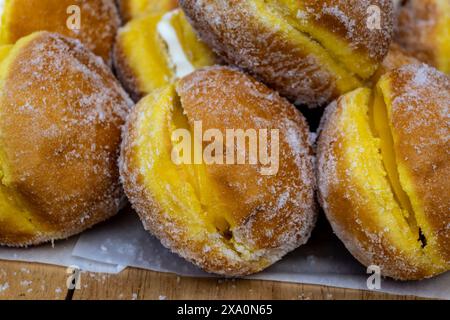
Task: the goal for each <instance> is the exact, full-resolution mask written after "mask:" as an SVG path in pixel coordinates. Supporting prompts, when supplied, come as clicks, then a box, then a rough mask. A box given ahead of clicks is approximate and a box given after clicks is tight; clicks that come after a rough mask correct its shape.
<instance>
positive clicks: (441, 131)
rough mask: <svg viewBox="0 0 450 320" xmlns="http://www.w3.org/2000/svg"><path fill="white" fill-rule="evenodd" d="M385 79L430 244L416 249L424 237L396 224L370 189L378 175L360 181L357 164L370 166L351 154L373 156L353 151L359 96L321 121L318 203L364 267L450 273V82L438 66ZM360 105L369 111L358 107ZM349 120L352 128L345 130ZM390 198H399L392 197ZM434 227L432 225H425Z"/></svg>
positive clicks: (398, 273)
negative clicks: (353, 116) (355, 160)
mask: <svg viewBox="0 0 450 320" xmlns="http://www.w3.org/2000/svg"><path fill="white" fill-rule="evenodd" d="M383 79H384V80H386V79H389V88H391V89H390V90H391V91H390V92H391V95H388V96H385V97H384V98H385V100H386V102H387V103H390V102H392V105H391V110H392V111H391V112H392V114H391V118H390V119H391V120H390V124H391V125H392V134H393V137H394V145H393V150H394V151H395V155H396V159H397V163H398V165H401V166H402V167H403V168H407V170H408V171H407V172H408V174H409V175H410V176H411V177H412V183H413V186H414V190H413V191H412V192H413V193H414V194H415V195H416V196H417V197H418V199H420V201H419V202H420V205H419V206H420V207H422V208H423V210H424V212H425V215H424V218H423V219H420V220H419V216H418V214H417V213H416V214H415V215H416V218H417V219H418V220H417V223H418V224H419V227H421V228H422V230H421V231H422V232H423V235H424V237H425V242H424V243H423V244H422V246H423V247H422V248H421V246H420V245H418V244H417V243H418V241H419V240H418V239H419V235H418V234H416V235H414V234H412V235H411V236H405V235H406V234H408V232H409V231H408V230H407V229H408V228H409V227H408V226H406V227H404V226H405V225H406V224H405V223H403V224H395V223H393V222H392V220H394V221H395V219H396V218H393V217H394V214H393V213H392V212H391V210H392V208H391V207H390V205H389V207H388V206H387V205H386V206H385V204H380V203H385V202H383V201H385V199H386V196H385V195H382V192H381V191H380V190H379V189H378V188H376V187H374V186H373V185H371V184H370V181H373V178H372V177H370V176H367V177H358V176H356V173H355V172H357V171H356V170H354V168H353V167H354V166H366V165H367V166H371V164H366V163H353V162H352V161H351V160H349V153H359V152H361V153H365V154H367V153H368V151H367V150H366V149H364V148H365V147H364V146H362V145H353V146H352V147H351V148H350V147H348V144H349V142H348V141H349V137H350V136H352V137H353V136H355V137H356V136H357V134H356V133H355V131H353V130H354V128H353V126H354V123H355V122H356V120H355V119H353V121H352V120H350V122H348V121H349V120H345V117H348V114H349V113H348V110H349V108H350V102H349V96H350V95H352V94H353V93H350V94H348V95H347V96H344V97H341V98H340V99H339V100H338V101H337V102H334V103H332V104H331V105H330V106H329V107H328V108H327V111H326V113H325V116H324V118H323V120H322V121H323V122H322V125H321V133H320V138H319V142H318V155H317V158H318V160H317V168H318V169H317V170H318V184H319V199H320V203H321V205H322V207H323V208H324V210H325V212H326V214H327V218H328V220H329V221H330V223H331V225H332V226H333V229H334V231H335V233H336V234H337V236H338V237H339V238H340V239H341V240H342V241H343V243H344V244H345V246H346V247H347V248H348V249H349V251H350V252H351V253H352V254H353V256H354V257H355V258H357V259H358V260H359V261H360V262H361V263H362V264H364V265H365V266H369V265H377V266H379V267H380V268H381V271H382V274H383V275H385V276H390V277H393V278H396V279H399V280H417V279H424V278H428V277H431V276H434V275H437V274H439V273H442V272H445V271H447V270H449V269H450V259H449V249H450V216H449V212H450V198H449V197H448V192H447V191H446V190H448V189H449V188H450V185H449V177H450V166H449V155H448V152H447V150H449V142H448V136H449V127H448V122H449V118H448V107H449V106H450V105H449V101H450V86H449V85H450V82H449V79H448V77H446V76H445V75H444V74H442V73H440V72H438V71H437V70H435V69H434V68H430V67H428V66H426V65H417V64H416V65H414V64H412V65H406V66H403V67H401V68H398V69H395V70H394V71H391V72H390V73H388V74H386V75H385V76H383ZM360 90H368V91H369V92H370V90H369V89H360ZM355 92H356V91H355ZM369 103H372V101H370V102H369ZM358 107H360V108H362V107H363V106H362V105H361V106H354V108H355V109H357V108H358ZM344 123H347V124H346V126H351V128H350V129H344ZM360 139H362V138H360ZM352 159H353V158H352ZM380 163H381V159H380ZM352 166H353V167H352ZM370 168H371V167H370ZM367 170H369V171H368V172H370V170H372V169H367ZM373 170H375V169H373ZM368 175H369V174H368ZM361 181H364V182H361ZM363 186H364V187H363ZM409 192H411V191H410V190H409ZM390 197H391V198H392V199H394V196H392V193H391V196H390ZM392 201H393V200H392ZM377 208H378V209H377ZM416 209H417V207H415V208H414V210H416ZM401 219H403V218H401ZM382 220H383V221H384V222H380V221H382ZM387 220H390V221H391V222H390V224H388V223H387V222H386V221H387ZM427 224H430V226H431V228H428V227H424V226H425V225H427ZM388 225H390V226H392V225H396V226H398V228H399V229H392V228H391V227H388ZM400 226H401V227H400ZM401 228H403V229H401ZM408 237H409V238H408ZM415 237H417V238H415ZM394 238H395V239H396V240H395V241H394V240H393V239H394ZM399 239H407V241H408V247H402V246H401V245H400V243H402V242H401V241H400V240H399ZM435 239H436V240H435ZM404 242H406V241H403V243H404Z"/></svg>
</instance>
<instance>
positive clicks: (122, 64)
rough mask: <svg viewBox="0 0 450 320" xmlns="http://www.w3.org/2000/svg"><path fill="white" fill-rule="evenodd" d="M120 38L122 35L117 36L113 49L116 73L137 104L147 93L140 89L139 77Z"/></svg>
mask: <svg viewBox="0 0 450 320" xmlns="http://www.w3.org/2000/svg"><path fill="white" fill-rule="evenodd" d="M119 37H120V34H118V35H117V41H116V43H115V45H114V49H113V65H114V71H115V73H116V76H117V78H118V79H119V81H120V83H121V84H122V86H123V87H124V88H125V90H126V91H127V92H128V94H129V95H130V97H131V98H132V99H133V101H135V102H137V101H139V100H140V99H141V98H142V97H143V96H144V95H145V92H143V91H142V90H140V89H139V82H138V77H137V76H136V75H135V74H134V72H133V69H132V68H131V66H130V64H129V63H128V58H127V56H126V54H125V52H124V50H123V47H122V46H123V44H122V42H121V41H119Z"/></svg>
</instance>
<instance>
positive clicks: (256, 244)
mask: <svg viewBox="0 0 450 320" xmlns="http://www.w3.org/2000/svg"><path fill="white" fill-rule="evenodd" d="M198 122H200V125H201V126H202V129H203V132H204V133H205V134H206V132H208V131H210V130H213V131H212V132H215V134H217V132H219V134H223V135H224V136H225V135H226V133H225V132H226V130H227V129H235V130H239V129H241V130H245V131H246V130H251V129H254V130H266V129H268V130H269V131H270V132H272V130H279V140H278V141H279V144H278V148H279V149H278V150H279V157H280V158H279V161H278V163H279V169H278V170H277V171H276V172H275V171H274V172H273V173H274V174H273V175H265V174H264V173H263V172H264V168H263V167H264V166H263V165H262V162H257V163H255V164H250V162H246V163H245V164H237V165H235V164H230V163H229V162H228V161H227V162H224V163H225V164H220V163H219V162H215V163H208V164H206V163H205V162H202V161H200V162H197V164H189V163H185V164H179V163H177V162H175V161H174V158H173V146H174V136H173V135H174V132H176V131H177V130H178V129H182V130H184V131H185V132H190V133H192V132H193V133H192V134H193V135H194V138H193V139H194V140H193V144H194V145H195V144H196V142H195V141H197V146H198V145H199V144H198V142H200V141H198V140H196V136H195V132H196V130H197V129H198V126H199V124H198ZM258 132H262V131H258ZM267 135H268V136H269V140H271V143H270V145H271V147H270V149H271V150H272V151H273V152H275V149H276V147H275V146H274V145H273V144H272V142H273V141H276V140H272V139H270V136H271V133H269V132H267ZM217 137H218V136H217ZM217 137H216V138H217ZM197 138H198V136H197ZM210 138H211V137H210ZM218 139H219V138H217V139H216V140H214V141H220V140H218ZM189 141H190V140H189ZM204 141H205V140H204ZM210 141H212V140H210ZM227 141H229V140H227ZM261 141H263V140H259V145H261ZM248 143H250V142H248ZM228 146H229V145H228V144H227V147H225V146H223V149H222V146H219V147H218V148H217V149H215V152H214V153H215V155H216V156H218V157H219V158H222V157H223V158H225V157H227V156H228V155H232V154H233V153H232V152H233V151H234V150H235V149H234V148H232V147H230V148H228ZM171 150H172V152H171ZM194 153H196V152H194ZM177 154H178V153H177ZM186 155H188V156H190V155H191V153H190V152H187V153H186ZM177 157H178V156H176V157H175V160H176V159H178V158H177ZM249 158H250V157H249ZM246 159H247V158H246ZM247 160H248V159H247ZM120 163H121V164H120V167H121V177H122V179H123V184H124V189H125V192H126V194H127V195H128V197H129V199H130V202H131V203H132V205H133V207H134V208H135V209H136V211H137V212H138V213H139V215H140V217H141V219H142V221H143V224H144V226H145V228H146V229H147V230H149V231H150V232H151V233H152V234H154V235H155V236H156V237H158V238H159V239H160V240H161V242H162V244H163V245H164V246H166V247H168V248H170V249H171V250H173V251H174V252H176V253H178V254H179V255H180V256H182V257H183V258H185V259H187V260H189V261H191V262H193V263H195V264H196V265H198V266H200V267H201V268H203V269H204V270H206V271H208V272H211V273H217V274H221V275H227V276H239V275H247V274H251V273H255V272H258V271H261V270H263V269H264V268H266V267H268V266H270V265H271V264H273V263H274V262H276V261H278V260H279V259H281V258H282V257H283V256H284V255H285V254H286V253H288V252H290V251H291V250H293V249H295V248H297V247H298V246H300V245H302V244H304V243H305V242H306V241H307V240H308V238H309V236H310V234H311V231H312V229H313V227H314V224H315V220H316V205H315V200H314V189H315V188H314V186H315V178H314V173H313V171H314V170H313V152H312V147H311V144H310V139H309V130H308V126H307V123H306V121H305V119H304V118H303V116H302V115H301V114H300V113H299V112H298V111H297V110H296V109H295V107H294V106H293V105H291V104H290V103H289V102H287V101H286V100H284V99H283V98H281V97H280V96H279V95H278V94H277V93H276V92H274V91H272V90H271V89H269V88H267V87H266V86H264V85H263V84H261V83H259V82H257V81H256V80H254V79H253V78H251V77H250V76H248V75H246V74H244V73H241V72H240V71H237V70H235V69H231V68H229V67H217V66H216V67H209V68H206V69H202V70H198V71H195V72H194V73H191V74H190V75H188V76H186V77H183V78H182V79H181V80H180V81H179V82H178V83H177V84H176V85H173V84H172V85H169V86H168V87H166V88H165V89H161V90H159V91H157V92H154V93H152V94H150V95H148V96H147V97H145V98H144V99H142V100H141V101H140V102H139V103H138V105H137V106H136V108H135V109H134V110H133V111H132V113H131V115H130V117H129V118H128V121H127V125H126V127H125V129H124V141H123V143H122V153H121V161H120Z"/></svg>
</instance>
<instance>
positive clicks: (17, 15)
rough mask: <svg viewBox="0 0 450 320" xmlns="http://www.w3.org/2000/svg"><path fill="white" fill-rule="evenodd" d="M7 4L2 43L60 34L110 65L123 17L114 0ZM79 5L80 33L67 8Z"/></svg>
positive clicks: (37, 0) (24, 0) (30, 0)
mask: <svg viewBox="0 0 450 320" xmlns="http://www.w3.org/2000/svg"><path fill="white" fill-rule="evenodd" d="M10 2H11V4H10V5H8V7H9V8H11V9H10V10H9V11H8V19H7V21H8V22H9V23H8V24H7V25H4V26H2V29H3V28H6V29H7V31H6V33H5V31H3V32H4V35H3V36H4V37H5V38H4V39H3V41H5V42H7V43H14V42H16V41H17V40H18V39H20V38H21V37H24V36H26V35H29V34H31V33H33V32H35V31H41V30H46V31H50V32H57V33H60V34H63V35H65V36H68V37H72V38H76V39H79V40H80V41H81V42H83V44H84V45H86V47H87V48H88V49H90V50H91V51H93V52H94V53H95V54H97V55H99V56H101V57H102V58H103V59H104V60H105V62H106V63H108V64H111V53H112V48H113V44H114V40H115V36H116V32H117V29H118V28H119V27H120V17H119V13H118V10H117V7H116V4H115V2H114V0H90V1H83V0H11V1H10ZM72 5H77V6H79V7H80V9H81V12H80V14H81V24H80V30H70V29H69V28H68V27H67V21H68V19H69V17H70V14H68V13H67V8H68V7H69V6H72Z"/></svg>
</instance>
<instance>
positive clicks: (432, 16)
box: [395, 0, 448, 68]
mask: <svg viewBox="0 0 450 320" xmlns="http://www.w3.org/2000/svg"><path fill="white" fill-rule="evenodd" d="M439 1H440V0H409V1H407V2H406V4H405V5H404V6H403V7H401V9H400V11H399V15H398V22H397V27H396V34H395V41H396V42H397V43H399V44H400V45H401V46H402V47H403V48H404V50H406V52H408V53H409V54H410V55H412V56H414V57H416V58H417V59H419V60H421V61H423V62H425V63H427V64H429V65H431V66H434V67H436V68H439V62H438V54H439V53H438V52H439V48H438V46H439V44H438V41H439V34H438V32H439V30H438V27H439V25H438V23H439V15H441V14H445V13H443V12H440V10H441V9H440V8H439V7H438V2H439ZM447 14H448V13H447ZM447 36H448V35H447Z"/></svg>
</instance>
